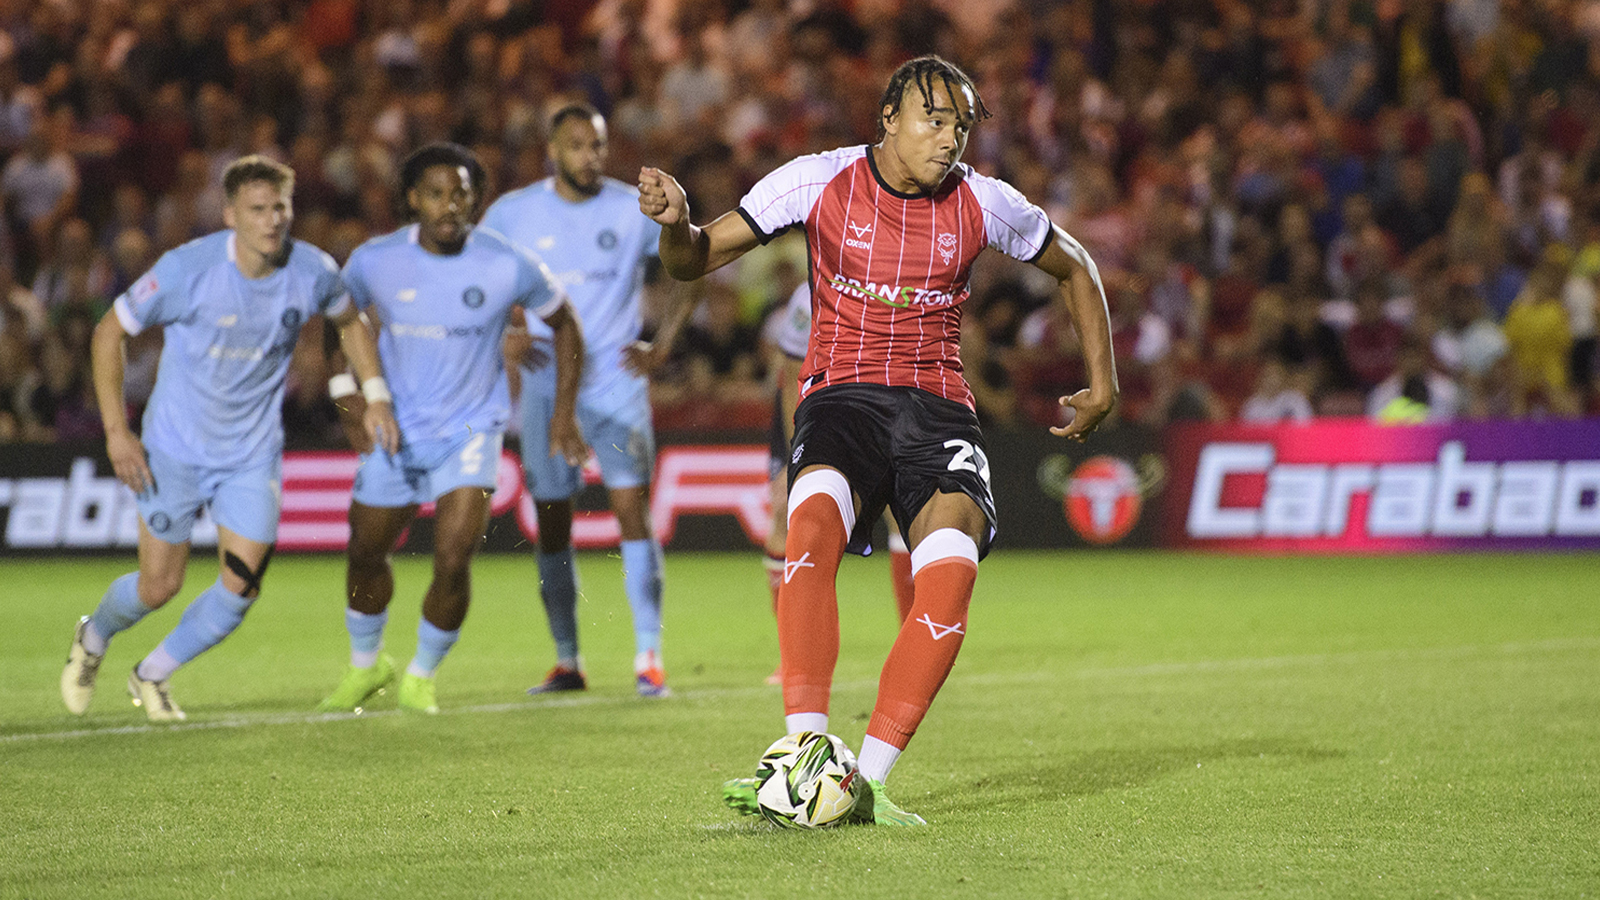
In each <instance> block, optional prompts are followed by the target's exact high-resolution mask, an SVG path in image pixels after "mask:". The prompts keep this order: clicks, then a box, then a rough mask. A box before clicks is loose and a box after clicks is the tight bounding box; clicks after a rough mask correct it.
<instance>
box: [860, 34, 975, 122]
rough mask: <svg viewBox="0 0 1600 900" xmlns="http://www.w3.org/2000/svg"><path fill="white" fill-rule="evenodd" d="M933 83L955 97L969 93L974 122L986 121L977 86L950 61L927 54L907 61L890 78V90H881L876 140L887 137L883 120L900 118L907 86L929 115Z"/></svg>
mask: <svg viewBox="0 0 1600 900" xmlns="http://www.w3.org/2000/svg"><path fill="white" fill-rule="evenodd" d="M935 79H938V81H939V82H940V83H942V84H943V85H944V86H945V87H947V88H949V89H950V93H951V94H954V93H956V89H957V88H958V87H964V88H966V89H968V90H970V91H972V117H973V119H974V120H975V121H980V122H981V121H983V120H984V119H987V118H989V108H988V107H987V106H984V105H983V97H982V96H980V95H979V94H978V86H977V85H976V84H974V83H973V81H972V77H971V76H970V75H968V74H967V73H966V72H963V71H961V67H960V66H958V65H956V64H955V63H953V62H951V61H950V60H948V59H945V58H944V57H942V56H938V55H935V54H932V53H930V54H928V55H927V56H919V57H917V58H916V59H912V60H907V61H906V62H905V63H903V64H901V66H900V68H898V69H895V70H894V74H893V75H890V76H889V86H888V87H886V88H884V89H883V100H881V101H879V103H878V140H880V141H881V140H883V138H884V135H885V134H886V133H887V132H885V130H884V127H883V120H884V119H885V118H887V117H888V116H893V115H899V113H900V100H901V98H902V97H904V96H905V94H906V88H907V86H909V85H913V84H914V85H916V86H917V91H918V92H920V93H921V94H922V108H923V109H925V110H928V111H930V112H931V111H932V110H933V107H934V103H935V100H934V96H933V91H934V87H933V84H934V80H935ZM885 108H887V109H888V112H887V113H885V112H884V109H885Z"/></svg>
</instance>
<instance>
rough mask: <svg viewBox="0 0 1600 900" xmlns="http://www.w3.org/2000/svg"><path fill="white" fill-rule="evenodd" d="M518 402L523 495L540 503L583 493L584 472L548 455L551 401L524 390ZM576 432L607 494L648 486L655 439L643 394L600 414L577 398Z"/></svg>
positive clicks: (544, 395) (545, 395) (651, 473)
mask: <svg viewBox="0 0 1600 900" xmlns="http://www.w3.org/2000/svg"><path fill="white" fill-rule="evenodd" d="M518 402H519V405H520V407H521V414H522V478H523V481H524V483H526V484H527V486H528V493H530V494H532V495H533V499H535V500H539V501H553V500H567V499H570V498H571V497H572V496H573V495H574V494H576V493H578V491H579V490H580V489H581V488H582V487H583V468H582V467H581V466H573V465H568V464H567V461H566V460H565V459H563V458H562V457H560V456H554V457H553V456H551V455H550V417H551V415H553V414H554V413H555V397H554V396H553V395H551V394H547V393H545V392H543V391H536V390H526V389H525V390H523V392H522V397H521V399H520V400H519V401H518ZM578 427H579V428H580V429H582V430H583V439H584V440H586V441H588V442H589V446H590V447H593V448H594V453H595V456H596V457H597V458H598V459H599V460H600V477H601V479H602V480H603V481H604V482H605V485H606V487H607V488H609V489H612V490H615V489H618V488H631V487H641V486H643V485H647V484H649V483H650V478H651V476H652V475H653V474H655V465H656V437H655V430H654V428H652V427H651V422H650V396H649V394H648V393H644V394H641V395H640V397H639V398H638V399H637V400H635V401H633V402H629V403H628V404H626V405H625V406H623V407H622V408H621V409H616V410H608V411H606V412H605V413H601V412H599V411H597V410H595V409H593V408H591V407H589V406H587V405H585V404H584V403H583V401H582V398H581V397H580V398H579V401H578Z"/></svg>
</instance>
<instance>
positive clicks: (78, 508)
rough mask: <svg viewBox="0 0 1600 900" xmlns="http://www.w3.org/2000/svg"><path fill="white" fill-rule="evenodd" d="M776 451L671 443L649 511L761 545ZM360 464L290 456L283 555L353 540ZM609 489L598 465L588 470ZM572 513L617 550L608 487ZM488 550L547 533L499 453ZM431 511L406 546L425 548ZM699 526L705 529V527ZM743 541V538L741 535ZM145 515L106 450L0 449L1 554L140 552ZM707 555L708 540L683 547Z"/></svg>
mask: <svg viewBox="0 0 1600 900" xmlns="http://www.w3.org/2000/svg"><path fill="white" fill-rule="evenodd" d="M767 454H768V451H767V448H766V447H765V446H764V445H759V444H728V445H690V446H673V447H666V448H663V449H662V450H661V452H660V453H659V455H658V456H657V460H656V475H655V480H654V482H653V483H652V486H651V504H650V514H651V518H652V522H653V524H654V527H655V531H656V534H657V535H659V536H660V538H661V541H662V543H663V544H670V543H671V542H672V540H673V537H674V535H676V534H678V532H679V531H680V528H679V525H680V523H681V522H682V520H683V519H684V517H703V518H704V519H706V520H707V521H716V520H721V521H723V522H727V521H729V520H732V521H733V522H736V523H737V527H736V529H735V530H734V531H733V532H732V534H731V535H729V534H727V530H726V529H724V530H723V531H722V532H719V533H718V534H719V535H720V536H721V539H719V540H717V541H716V542H715V543H714V544H712V546H719V547H730V546H735V545H737V544H738V543H739V542H740V541H741V540H748V541H750V542H753V543H755V544H760V543H761V542H763V541H765V540H766V536H767V530H768V528H769V527H770V526H771V520H770V518H769V516H768V507H767V504H768V499H767ZM359 464H360V460H359V459H358V458H357V456H356V455H355V454H354V453H351V452H349V451H290V452H289V453H286V454H285V455H284V460H283V484H282V488H283V506H282V512H281V515H280V518H279V525H278V547H279V548H280V549H282V550H286V551H324V552H327V551H333V552H340V551H343V550H344V549H345V545H346V543H347V542H348V540H349V538H350V524H349V512H350V489H351V486H352V484H353V483H354V481H355V475H356V469H357V467H358V466H359ZM584 476H585V481H586V482H587V483H588V484H590V485H598V484H600V472H599V469H598V467H596V466H595V465H594V464H593V461H592V460H591V464H590V466H589V467H588V468H587V469H585V472H584ZM580 500H581V501H583V502H581V503H580V504H579V505H580V509H579V510H578V511H577V512H575V513H574V517H573V523H572V538H573V543H574V544H575V545H577V546H578V547H580V548H585V549H590V548H602V547H614V546H616V544H617V541H618V540H619V538H620V536H621V532H620V529H619V528H618V526H617V521H616V518H615V517H614V516H612V515H611V513H610V512H608V511H605V510H604V509H583V508H581V507H582V506H584V505H586V504H587V505H589V506H601V507H603V506H604V504H605V495H604V491H601V490H594V491H585V492H584V493H583V494H582V495H580ZM490 506H491V511H492V517H493V519H492V522H491V525H490V535H489V539H488V541H487V543H488V545H489V549H496V550H513V549H517V548H519V547H525V546H527V545H529V544H531V543H532V542H533V541H534V540H535V539H536V538H537V537H538V526H537V523H536V521H535V517H534V511H533V502H532V499H531V497H530V496H529V494H528V492H527V490H526V488H525V487H524V486H523V480H522V465H521V463H520V461H519V460H518V459H517V456H516V454H514V453H510V452H504V453H502V454H501V456H500V461H499V467H498V469H497V471H496V475H495V490H494V495H493V497H492V499H491V501H490ZM432 515H433V504H431V503H430V504H427V505H424V506H423V507H422V509H421V519H422V521H421V522H419V523H418V526H417V527H416V528H414V529H412V536H411V537H410V538H407V539H406V540H405V541H404V542H403V544H404V546H405V547H406V549H408V550H422V549H425V548H426V546H427V544H428V540H429V535H430V534H431V529H430V525H431V523H429V522H428V521H427V519H428V518H430V517H431V516H432ZM696 524H697V525H698V524H699V523H698V522H697V523H696ZM741 535H742V537H741ZM138 542H139V525H138V511H137V509H136V507H135V504H134V499H133V494H132V492H130V491H129V490H128V489H127V488H126V487H124V486H123V485H122V484H120V483H118V481H117V480H116V478H114V477H112V476H111V474H110V465H109V464H108V463H107V462H106V460H105V458H104V456H103V454H101V453H100V452H99V448H98V447H88V446H85V447H82V448H71V449H63V448H56V447H49V448H45V450H44V452H40V451H39V450H38V449H37V448H34V449H32V451H31V452H29V450H28V448H21V449H19V448H15V447H12V448H0V554H4V553H7V552H28V553H38V552H63V551H65V552H85V551H96V550H116V549H131V548H133V547H135V546H137V545H138ZM216 542H217V531H216V526H215V524H214V523H212V521H211V519H210V517H209V516H208V515H206V513H205V512H204V511H202V513H201V516H200V518H199V520H198V521H196V523H195V528H194V534H193V537H192V543H193V544H194V545H195V546H197V547H208V546H215V544H216ZM685 543H687V544H688V545H690V546H694V547H699V548H702V549H703V548H704V547H705V546H706V545H707V541H706V538H705V536H704V535H703V534H701V535H691V536H690V537H689V538H688V539H687V541H686V542H685Z"/></svg>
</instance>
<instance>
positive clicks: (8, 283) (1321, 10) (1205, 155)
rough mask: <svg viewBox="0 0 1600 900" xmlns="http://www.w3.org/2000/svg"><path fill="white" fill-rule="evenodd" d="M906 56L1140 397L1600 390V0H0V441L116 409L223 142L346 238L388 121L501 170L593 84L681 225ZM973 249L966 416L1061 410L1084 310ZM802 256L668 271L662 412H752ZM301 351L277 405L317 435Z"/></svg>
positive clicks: (306, 230) (630, 156) (1253, 399)
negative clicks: (1064, 268) (132, 307)
mask: <svg viewBox="0 0 1600 900" xmlns="http://www.w3.org/2000/svg"><path fill="white" fill-rule="evenodd" d="M927 52H937V53H940V54H942V55H944V56H946V57H949V58H951V59H953V60H956V61H958V62H959V63H960V64H962V65H963V66H964V67H966V68H967V69H968V70H969V71H971V72H972V73H973V74H974V76H975V77H976V79H977V81H978V83H979V85H980V88H981V91H982V94H983V98H984V100H985V102H986V103H987V105H988V107H989V108H990V110H992V111H993V113H994V115H993V118H992V119H991V120H989V121H986V122H984V123H983V124H981V125H980V126H979V127H978V128H977V129H975V131H974V132H973V136H972V140H971V144H970V145H969V147H968V150H967V154H966V157H965V160H966V162H968V163H970V164H971V165H973V166H975V167H977V168H978V169H979V170H981V171H984V172H987V173H991V174H995V175H998V176H1000V177H1003V178H1005V179H1007V180H1009V181H1010V182H1011V183H1013V184H1014V185H1016V186H1017V187H1018V188H1019V189H1021V190H1022V191H1023V192H1024V193H1025V194H1026V195H1028V197H1030V198H1031V199H1032V200H1034V201H1035V202H1037V203H1040V204H1041V205H1043V206H1045V207H1046V209H1047V210H1048V211H1049V212H1050V213H1051V215H1052V216H1053V217H1054V218H1055V219H1056V221H1057V222H1058V223H1060V224H1061V225H1063V226H1065V227H1066V228H1067V229H1068V230H1069V231H1071V232H1072V233H1073V234H1074V235H1076V236H1077V237H1079V238H1080V239H1081V240H1082V241H1083V242H1084V243H1085V244H1086V245H1087V246H1088V247H1089V249H1090V250H1091V252H1092V253H1093V255H1094V256H1095V258H1096V259H1097V260H1098V262H1099V264H1100V266H1101V270H1102V272H1103V273H1104V274H1105V280H1106V287H1107V292H1108V298H1109V301H1110V306H1111V313H1112V318H1113V327H1114V333H1115V337H1116V349H1117V355H1118V365H1119V370H1120V373H1121V377H1122V385H1123V398H1124V403H1123V407H1122V409H1121V411H1120V415H1122V416H1123V417H1126V418H1131V419H1137V420H1140V421H1144V422H1147V423H1151V424H1156V425H1159V424H1162V423H1165V422H1169V421H1173V420H1180V419H1190V420H1192V419H1202V420H1221V419H1230V418H1243V419H1247V420H1256V421H1278V420H1300V419H1304V418H1308V417H1310V416H1312V415H1345V416H1350V415H1357V416H1360V415H1373V416H1379V417H1382V418H1388V419H1394V420H1402V421H1415V420H1421V419H1428V420H1440V419H1449V418H1456V417H1474V418H1484V417H1493V418H1506V417H1523V416H1545V417H1562V416H1576V415H1582V414H1591V415H1592V414H1596V413H1600V394H1597V391H1596V374H1595V370H1596V354H1595V333H1596V323H1595V319H1596V285H1597V278H1600V186H1597V185H1600V0H1300V2H1298V3H1297V2H1295V0H1251V2H1245V0H1179V2H1162V0H1069V2H1059V3H1057V2H1049V0H1023V2H1021V3H1018V4H1016V5H1011V4H1008V3H1006V2H1004V0H991V2H980V3H976V4H973V3H963V4H957V3H954V2H951V3H945V4H942V5H941V4H936V3H932V2H930V0H856V2H854V3H852V2H849V0H721V2H718V0H696V2H692V3H690V2H682V3H675V2H674V0H598V2H595V0H255V2H247V0H182V2H178V0H0V167H3V172H0V196H3V201H4V212H5V215H4V217H3V221H0V304H3V313H4V315H3V324H0V440H6V441H14V440H56V439H60V440H68V439H83V438H87V439H94V438H97V437H98V436H99V416H98V414H97V412H96V411H95V407H94V401H93V393H92V388H91V387H90V385H89V374H88V373H89V366H88V343H89V334H90V332H91V330H92V329H93V326H94V323H95V321H96V320H97V318H98V317H99V316H101V315H103V314H104V313H105V311H106V309H107V307H108V304H109V303H110V301H111V300H112V299H113V298H115V297H116V296H117V295H118V294H119V293H120V292H121V291H122V290H124V289H125V288H126V287H127V286H128V285H129V284H130V282H131V281H132V280H133V279H135V278H137V277H138V276H139V275H140V274H141V273H142V272H143V271H144V270H145V269H146V268H147V267H148V266H149V265H150V264H151V263H152V262H153V261H154V259H155V258H156V256H158V255H159V254H160V253H161V252H163V251H165V250H167V249H169V248H171V247H174V246H176V245H178V244H180V243H182V242H183V241H186V240H188V239H190V238H193V237H196V236H198V235H201V234H204V233H206V232H209V231H212V230H215V229H218V228H220V227H222V219H221V205H222V193H221V186H220V183H219V182H220V174H221V172H222V169H223V168H224V167H225V166H226V165H227V163H228V162H229V161H231V160H232V159H234V158H236V157H237V156H239V155H241V154H244V153H265V154H269V155H271V156H274V157H276V158H279V159H282V160H284V161H285V162H288V163H289V164H290V165H292V166H293V167H294V168H295V170H296V172H297V173H298V184H297V189H296V193H295V203H296V213H297V218H296V223H295V231H296V234H297V236H299V237H302V238H305V239H306V240H309V241H311V242H313V243H315V244H317V245H319V246H321V247H323V248H325V249H327V250H328V251H329V252H330V253H332V254H333V255H334V256H335V257H336V258H338V259H340V260H341V261H342V260H343V259H344V258H345V257H346V256H347V255H348V254H349V252H350V251H351V250H352V249H353V248H354V247H355V246H356V245H357V244H359V243H360V242H361V241H363V240H365V239H366V238H367V237H369V236H372V235H376V234H379V233H382V232H385V231H388V230H390V229H392V228H395V227H397V226H398V224H399V219H398V218H397V214H396V210H395V208H394V198H393V184H394V180H395V169H396V166H397V164H398V160H399V159H401V158H402V157H403V156H404V154H406V153H407V152H408V151H409V150H411V149H412V148H414V147H416V146H417V145H419V144H421V143H423V142H426V141H430V140H435V139H450V140H456V141H459V142H461V143H463V144H466V145H469V146H471V147H473V148H474V149H476V151H477V152H478V153H479V154H480V155H481V156H482V158H483V159H484V161H485V162H486V164H487V166H488V168H489V171H490V173H491V176H490V177H491V179H492V180H493V186H492V190H491V192H490V196H491V198H492V196H494V195H495V194H497V193H498V192H499V191H503V190H506V189H509V188H512V187H516V186H519V185H521V184H524V183H526V182H529V181H532V180H535V179H537V178H540V177H543V176H544V175H545V174H546V165H545V151H544V142H543V134H542V133H541V132H542V126H543V120H544V117H545V116H546V115H547V114H548V113H549V112H550V111H552V110H553V109H554V108H555V106H556V105H558V104H560V103H561V102H564V101H566V100H570V99H582V100H586V101H588V102H590V103H592V104H594V105H595V106H596V107H597V108H599V109H600V110H601V111H602V112H603V113H605V114H606V116H607V117H608V119H609V121H610V124H611V141H612V158H611V164H610V167H609V168H610V171H611V172H612V173H613V174H614V175H617V176H619V177H622V178H623V179H625V180H631V177H632V173H634V172H636V171H637V168H638V166H639V165H640V164H651V165H660V166H661V167H663V168H666V169H668V170H669V171H672V172H674V173H675V174H677V175H678V176H679V177H680V178H681V179H682V180H683V182H684V184H685V186H686V188H687V189H688V190H689V192H690V197H691V202H692V204H693V206H694V209H695V210H696V218H697V219H699V220H702V221H703V220H705V219H706V218H708V217H709V216H712V215H715V214H719V213H721V212H724V211H727V210H730V209H732V208H733V207H734V206H735V205H736V204H737V202H738V200H739V198H740V196H741V194H742V193H743V191H744V189H745V188H747V187H748V186H749V185H750V184H751V183H753V182H754V180H755V179H757V178H758V177H760V176H761V175H763V174H765V173H766V172H768V171H770V170H771V169H772V168H774V167H776V166H777V165H779V164H781V163H782V162H784V161H786V160H788V159H789V158H791V157H793V156H795V155H797V154H801V153H807V152H812V151H817V150H822V149H827V148H831V147H835V146H840V145H844V144H852V143H861V142H866V141H870V140H872V139H873V136H874V126H875V123H876V111H877V104H878V100H879V94H880V92H881V90H882V86H883V85H884V83H885V82H886V80H887V77H888V75H889V73H890V72H891V71H892V70H893V69H894V67H895V66H896V65H898V64H899V63H900V62H901V61H903V60H904V59H905V58H907V57H909V56H911V55H915V54H920V53H927ZM993 256H996V255H993V254H991V255H989V256H988V257H986V258H985V259H986V260H987V262H985V263H983V264H981V266H980V268H979V270H978V271H977V272H975V275H974V280H973V298H972V300H971V301H970V302H969V304H968V306H967V316H966V335H965V336H964V345H965V351H966V353H967V359H966V366H967V372H968V377H969V379H970V380H971V381H972V383H973V387H974V389H975V392H976V394H977V397H978V400H979V404H980V413H981V415H982V417H983V418H984V420H985V421H986V422H989V423H1012V422H1017V423H1026V422H1038V423H1052V424H1053V423H1055V422H1056V421H1057V416H1058V414H1059V410H1058V408H1057V406H1056V404H1055V398H1056V397H1058V396H1060V395H1061V394H1063V393H1067V392H1070V391H1071V390H1073V389H1075V388H1076V387H1078V386H1080V385H1081V384H1082V375H1081V366H1080V362H1079V354H1078V351H1077V348H1076V346H1075V341H1074V337H1073V334H1072V331H1071V327H1070V325H1069V323H1068V321H1067V318H1066V316H1065V313H1064V310H1063V309H1062V307H1061V305H1060V304H1059V303H1051V302H1049V301H1050V300H1051V296H1050V289H1051V287H1052V284H1051V283H1050V282H1049V281H1048V279H1044V280H1043V281H1041V279H1040V277H1039V276H1038V273H1036V272H1034V270H1032V269H1031V267H1026V266H1021V265H1017V264H1012V263H1009V262H1007V261H1004V260H995V259H990V257H993ZM551 264H552V268H554V269H555V270H557V271H558V272H559V271H560V269H561V264H560V261H559V260H553V261H551ZM804 273H805V256H804V247H803V244H802V243H801V238H799V237H798V236H794V235H786V236H784V237H783V238H780V239H779V240H777V241H774V242H773V244H771V245H769V246H768V247H767V248H764V249H763V250H762V251H760V252H758V253H754V254H751V255H750V256H748V257H746V258H745V259H743V260H741V261H740V263H739V264H738V265H737V266H734V267H730V269H729V270H726V271H723V272H719V273H716V275H714V276H713V277H712V278H709V279H707V280H706V281H705V282H703V283H701V284H698V285H695V286H694V287H692V288H690V289H691V290H694V291H696V292H698V293H700V294H701V295H702V297H703V301H704V302H703V305H702V306H701V308H700V309H699V311H698V313H697V315H696V318H695V320H694V324H693V325H692V327H691V328H690V329H689V330H688V332H687V334H686V337H685V338H684V339H683V340H682V342H681V343H680V346H679V348H678V351H677V353H676V354H675V356H674V359H673V362H672V364H671V365H669V367H668V368H667V370H666V371H665V372H663V373H661V378H660V383H659V384H658V385H657V391H658V398H657V399H658V400H659V401H660V404H659V408H660V410H661V412H660V414H659V417H658V426H664V427H671V426H673V425H692V424H696V423H702V422H709V421H716V422H719V423H724V424H726V423H743V424H754V425H759V424H762V423H763V422H764V421H765V416H766V415H767V413H766V411H765V410H766V406H765V404H766V402H767V398H769V397H770V396H771V391H770V386H768V385H766V384H764V383H763V379H764V377H766V376H765V373H766V371H767V370H768V368H769V366H768V361H767V360H766V359H764V357H763V353H764V350H763V349H762V347H763V342H762V341H761V334H762V323H763V320H764V319H765V318H766V317H767V316H768V314H769V313H770V312H771V311H773V310H774V309H775V308H781V305H782V304H783V302H784V301H785V300H786V298H787V297H788V295H789V293H790V292H791V291H792V290H793V289H794V288H795V287H796V286H798V285H799V284H800V282H801V281H802V279H803V277H804ZM665 290H666V289H665V288H663V287H657V288H654V289H652V293H653V295H654V294H658V293H659V294H661V295H662V296H664V295H665ZM653 303H654V304H655V305H657V306H663V305H664V302H663V300H662V297H655V298H654V300H653ZM143 340H144V343H142V344H139V345H136V347H135V348H134V352H133V358H132V359H131V360H130V365H129V381H130V384H129V397H130V401H131V402H134V403H138V402H140V401H141V400H142V399H143V398H144V397H146V396H148V388H149V385H150V383H151V382H152V381H153V378H154V367H155V353H156V347H155V346H152V345H151V344H150V341H151V340H154V341H159V336H155V337H154V338H146V339H143ZM302 345H303V347H302V351H301V352H300V353H298V354H297V356H296V361H295V366H294V374H293V375H292V377H291V388H290V398H289V400H288V402H287V404H286V409H285V416H286V418H287V419H288V423H289V431H290V434H291V435H292V436H299V437H302V438H305V437H306V436H308V435H309V436H312V438H311V439H315V438H316V436H326V435H327V434H329V433H330V429H331V428H332V422H333V418H332V415H331V411H330V410H329V409H328V406H327V401H326V399H325V396H324V390H323V388H324V385H325V380H326V379H325V376H326V374H327V373H325V372H324V371H322V366H323V363H322V360H321V354H320V353H319V352H318V350H319V348H320V343H319V342H318V341H315V340H307V341H303V342H302Z"/></svg>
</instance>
